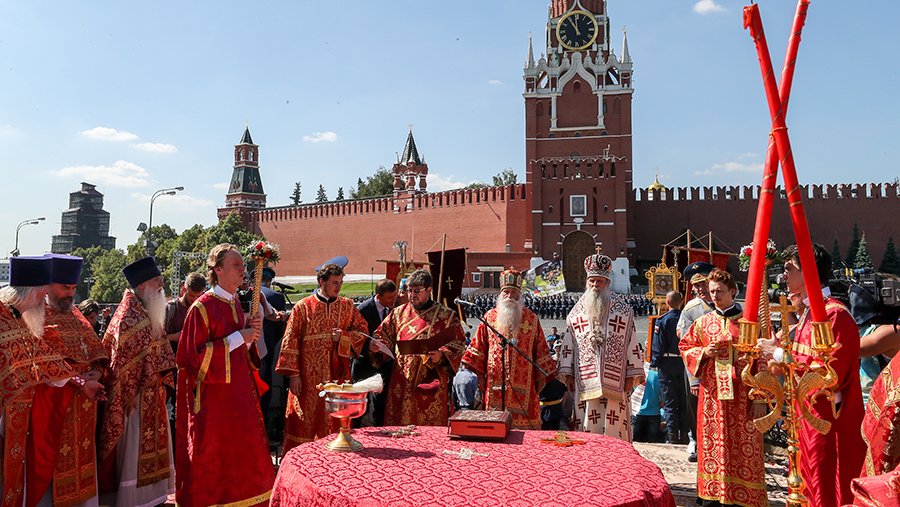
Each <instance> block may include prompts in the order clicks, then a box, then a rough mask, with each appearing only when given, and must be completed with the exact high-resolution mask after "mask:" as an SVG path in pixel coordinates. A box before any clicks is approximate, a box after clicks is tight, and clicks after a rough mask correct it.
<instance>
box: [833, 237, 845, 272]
mask: <svg viewBox="0 0 900 507" xmlns="http://www.w3.org/2000/svg"><path fill="white" fill-rule="evenodd" d="M831 267H832V268H834V269H842V268H843V267H844V259H842V258H841V249H840V248H838V240H837V238H834V245H833V246H832V247H831Z"/></svg>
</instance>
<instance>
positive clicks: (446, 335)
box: [370, 269, 466, 426]
mask: <svg viewBox="0 0 900 507" xmlns="http://www.w3.org/2000/svg"><path fill="white" fill-rule="evenodd" d="M407 282H408V284H409V302H408V303H405V304H403V305H400V306H398V307H397V308H395V309H394V310H393V311H392V312H391V313H390V315H388V318H387V319H385V321H384V322H382V323H381V325H380V326H379V327H378V329H377V330H376V331H375V338H377V339H378V340H380V341H381V344H382V345H384V346H386V348H387V349H389V350H391V351H393V353H394V354H395V355H396V365H395V367H394V371H393V373H392V375H391V380H390V383H389V386H388V389H387V392H388V398H387V404H386V407H385V411H384V424H385V425H386V426H406V425H409V424H415V425H417V426H443V425H446V424H447V419H448V417H449V416H450V382H451V380H452V379H453V375H454V374H455V373H456V370H457V368H459V363H460V360H461V359H462V355H463V351H464V350H465V347H466V337H465V333H463V329H462V324H460V321H459V316H458V315H457V313H456V312H454V311H453V310H452V309H450V308H447V307H446V306H444V305H442V304H440V303H437V302H435V301H433V300H432V299H431V293H432V285H433V280H432V277H431V273H429V272H428V271H426V270H424V269H420V270H417V271H414V272H413V273H412V274H410V275H409V277H408V278H407ZM371 347H372V348H371V350H370V352H372V358H373V363H375V365H376V366H378V363H379V362H382V361H386V360H389V359H390V358H389V355H388V354H386V353H384V352H382V351H380V350H379V351H377V350H378V344H375V343H373V344H372V345H371Z"/></svg>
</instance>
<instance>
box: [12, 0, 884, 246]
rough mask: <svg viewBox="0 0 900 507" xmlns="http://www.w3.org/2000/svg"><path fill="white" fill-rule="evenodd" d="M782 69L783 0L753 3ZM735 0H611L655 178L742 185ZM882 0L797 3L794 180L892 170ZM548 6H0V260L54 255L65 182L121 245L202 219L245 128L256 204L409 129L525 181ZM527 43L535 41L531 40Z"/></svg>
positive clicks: (758, 128)
mask: <svg viewBox="0 0 900 507" xmlns="http://www.w3.org/2000/svg"><path fill="white" fill-rule="evenodd" d="M759 3H760V5H761V9H762V13H763V18H764V22H765V26H766V30H767V35H768V37H769V43H770V46H771V49H772V57H773V61H774V62H775V65H776V68H777V69H778V71H779V72H780V67H781V63H782V60H783V56H784V48H785V44H786V40H787V34H788V31H789V28H790V23H791V19H792V16H793V11H794V8H795V5H796V4H795V3H794V2H789V1H784V0H779V1H775V0H763V1H761V2H759ZM742 6H743V4H742V3H740V2H736V1H732V0H715V1H712V0H701V1H699V2H698V1H695V0H676V1H672V0H666V1H664V0H652V1H651V0H640V1H636V0H630V1H626V0H609V13H610V17H611V19H612V26H613V37H612V41H613V47H614V49H617V50H618V49H620V47H621V39H622V37H621V29H622V26H623V25H627V27H628V37H629V48H630V51H631V55H632V58H633V59H634V62H635V77H634V87H635V95H634V160H633V166H634V175H635V185H636V186H645V185H647V184H649V183H650V182H651V181H652V180H653V176H654V173H655V172H656V171H657V169H658V171H659V173H660V178H661V180H662V181H663V182H664V183H666V184H667V185H670V186H673V185H674V186H677V185H701V184H705V185H710V184H755V183H758V182H759V179H760V171H761V167H762V159H763V153H764V150H765V146H766V140H767V133H768V131H769V120H768V112H767V109H766V104H765V96H764V93H763V89H762V85H761V78H760V74H759V66H758V63H757V59H756V53H755V49H754V46H753V44H752V42H751V40H750V37H749V35H748V34H747V33H746V32H745V31H744V30H743V29H742V26H741V7H742ZM898 17H900V3H898V2H892V1H888V0H878V1H870V2H864V3H860V4H858V5H857V4H853V5H851V4H849V3H847V2H835V1H815V2H813V4H812V7H811V8H810V12H809V19H808V23H807V27H806V30H805V31H804V38H803V43H802V44H801V48H800V56H799V63H798V67H797V73H796V77H795V80H794V93H793V97H792V101H791V104H790V113H789V117H788V124H789V126H790V128H791V130H790V132H791V135H792V141H793V147H794V153H795V159H796V162H797V166H798V170H799V174H800V179H801V181H802V182H813V183H824V182H869V181H875V182H881V181H891V180H893V179H894V178H896V177H897V176H898V174H900V170H898V168H897V164H896V162H895V161H896V160H897V159H898V147H897V146H898V144H900V143H897V141H896V137H897V135H898V133H900V129H898V123H900V122H898V117H900V105H898V104H900V101H898V99H897V90H900V66H898V59H897V51H898V49H900V44H898V42H897V38H896V34H895V32H894V31H893V30H894V29H895V24H896V23H895V20H896V19H898ZM546 18H547V1H546V0H527V1H526V0H490V1H483V0H482V1H476V0H455V1H453V2H434V1H429V2H421V1H411V0H397V1H394V0H382V1H378V2H371V1H362V0H348V1H346V2H341V3H337V2H310V1H295V2H287V1H278V2H276V1H272V2H246V1H243V2H234V1H220V2H211V1H207V2H174V1H159V2H141V3H136V2H88V1H85V2H63V1H56V2H51V1H33V2H21V1H20V2H15V1H11V0H0V153H3V156H2V158H0V168H2V170H3V174H4V177H5V178H4V179H5V181H6V188H5V192H4V200H3V206H2V207H0V231H3V232H2V233H0V252H3V253H2V254H0V255H6V252H9V251H10V250H12V248H13V243H14V239H15V227H16V224H17V223H19V222H20V221H22V220H25V219H28V218H32V217H36V216H45V217H47V220H46V222H44V223H42V224H41V225H38V226H30V227H27V228H23V229H22V232H21V235H20V241H19V247H20V249H21V251H22V253H23V255H24V254H40V253H43V252H45V251H47V250H49V248H50V238H51V236H52V235H53V234H57V233H58V232H59V222H60V212H61V211H62V210H64V209H65V208H66V207H67V204H68V201H67V200H68V193H69V192H71V191H74V190H76V189H77V188H79V182H81V181H88V182H92V183H96V184H97V185H98V188H99V189H100V190H101V191H102V192H104V193H105V194H106V205H105V208H106V209H107V210H108V211H110V213H111V214H112V217H111V233H112V235H114V236H117V237H118V246H120V247H124V246H125V245H126V244H128V243H131V242H133V241H134V240H135V239H136V237H137V235H138V233H137V232H136V230H135V229H136V227H137V225H138V223H139V222H142V221H143V222H146V221H147V215H148V207H149V206H148V202H149V199H148V197H149V195H150V194H152V193H153V191H154V190H156V189H158V188H163V187H170V186H177V185H182V186H184V187H185V191H184V192H183V193H182V194H180V195H179V196H177V197H171V198H161V199H159V200H157V201H156V204H155V206H154V222H155V223H157V224H158V223H161V222H166V223H169V224H170V225H172V226H173V227H175V228H176V229H177V230H182V229H184V228H185V227H188V226H190V225H192V224H194V223H202V224H205V225H211V224H213V223H214V222H215V208H216V207H217V206H219V205H221V204H222V203H223V201H224V190H223V188H224V185H225V183H226V182H227V181H228V180H229V178H230V176H231V165H232V162H233V154H232V145H234V144H235V143H236V142H238V140H239V139H240V135H241V133H242V131H243V128H244V125H245V123H249V125H250V129H251V132H252V134H253V139H254V141H256V142H257V143H258V144H259V145H260V146H261V147H260V160H261V173H262V178H263V184H264V186H265V189H266V192H267V193H268V202H269V204H270V205H283V204H287V203H288V196H289V195H290V193H291V190H292V188H293V184H294V182H295V181H297V180H300V181H301V182H302V184H303V199H304V201H306V202H309V201H312V200H313V199H314V197H315V191H316V188H317V187H318V185H319V184H323V185H325V188H326V190H327V192H328V195H329V196H330V197H334V195H335V193H336V191H337V188H338V187H339V186H343V187H344V189H345V191H348V190H349V187H351V186H353V185H354V184H355V182H356V180H357V178H360V177H363V178H365V177H366V176H367V175H370V174H371V173H372V172H373V171H374V170H375V169H376V168H377V167H378V166H380V165H384V166H388V167H390V164H391V163H392V162H393V160H394V158H395V154H396V153H397V152H398V151H400V150H401V149H402V148H403V142H404V140H405V138H406V132H407V128H408V125H409V124H413V128H414V132H415V136H416V140H417V143H418V147H419V151H420V153H422V154H423V155H424V156H425V158H426V161H427V162H428V164H429V169H430V171H431V173H432V177H431V178H432V179H431V180H430V184H429V188H430V189H431V190H442V189H446V188H452V187H453V186H455V185H460V186H461V185H463V184H466V183H469V182H471V181H475V180H482V181H484V180H490V177H491V176H492V175H493V174H496V173H498V172H500V171H501V170H503V169H505V168H506V167H512V168H513V169H514V170H515V171H516V172H517V173H518V174H519V176H520V178H521V179H524V139H523V137H524V135H523V132H524V112H523V99H522V95H521V94H522V64H523V61H524V58H525V50H526V47H527V40H528V33H529V32H533V34H534V39H535V40H534V43H535V50H536V52H537V53H540V52H541V48H542V47H543V46H544V29H545V23H546ZM536 56H537V55H536Z"/></svg>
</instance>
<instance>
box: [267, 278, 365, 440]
mask: <svg viewBox="0 0 900 507" xmlns="http://www.w3.org/2000/svg"><path fill="white" fill-rule="evenodd" d="M316 279H317V280H318V282H319V288H318V289H317V290H316V292H315V293H314V294H313V295H311V296H309V297H306V298H304V299H302V300H301V301H300V302H299V303H297V304H295V305H294V308H293V310H291V316H290V318H289V319H288V323H287V329H286V330H285V332H284V339H283V341H282V343H281V356H280V357H279V358H278V364H277V365H276V366H275V373H277V374H279V375H285V376H287V377H288V378H289V379H290V392H289V393H288V400H287V410H286V413H285V424H284V448H283V453H284V454H287V452H288V451H289V450H291V449H293V448H294V447H296V446H297V445H299V444H302V443H303V442H309V441H311V440H315V439H317V438H322V437H324V436H326V435H328V434H330V433H334V432H335V431H337V430H338V427H339V425H338V422H337V420H336V419H335V418H333V417H331V416H329V415H328V413H327V412H325V402H324V401H322V398H320V397H319V391H318V390H317V389H316V386H317V385H318V384H321V383H324V382H329V381H332V380H337V381H347V382H349V381H350V379H351V377H350V358H351V356H356V355H358V354H359V352H360V351H361V350H362V347H363V346H364V345H365V343H366V340H367V338H366V334H365V333H366V331H367V330H368V325H367V324H366V319H365V318H363V316H362V314H360V313H359V310H357V309H356V305H354V304H353V301H352V300H350V299H347V298H343V297H340V295H339V294H340V293H341V287H342V286H343V283H344V270H343V268H342V267H341V266H338V265H337V264H325V265H324V266H322V267H320V268H319V270H318V272H317V275H316Z"/></svg>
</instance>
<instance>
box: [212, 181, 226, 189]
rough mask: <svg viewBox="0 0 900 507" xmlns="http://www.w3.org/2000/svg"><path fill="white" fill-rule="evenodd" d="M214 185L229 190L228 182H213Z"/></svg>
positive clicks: (216, 187)
mask: <svg viewBox="0 0 900 507" xmlns="http://www.w3.org/2000/svg"><path fill="white" fill-rule="evenodd" d="M212 187H213V188H215V189H218V190H228V182H227V181H220V182H218V183H213V184H212Z"/></svg>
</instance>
